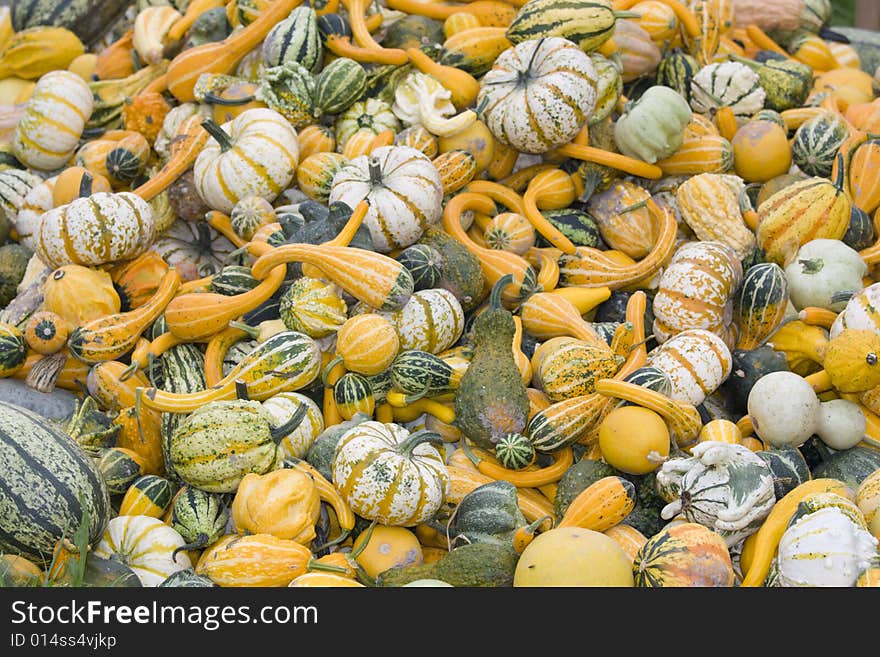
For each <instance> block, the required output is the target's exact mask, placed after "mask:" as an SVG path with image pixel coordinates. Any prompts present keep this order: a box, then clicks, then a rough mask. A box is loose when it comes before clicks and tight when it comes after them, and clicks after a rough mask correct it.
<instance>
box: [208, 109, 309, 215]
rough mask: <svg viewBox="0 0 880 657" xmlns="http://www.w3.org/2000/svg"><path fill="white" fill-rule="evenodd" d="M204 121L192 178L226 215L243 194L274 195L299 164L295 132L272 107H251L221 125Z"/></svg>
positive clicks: (266, 197) (286, 182)
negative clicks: (204, 139) (204, 134)
mask: <svg viewBox="0 0 880 657" xmlns="http://www.w3.org/2000/svg"><path fill="white" fill-rule="evenodd" d="M205 125H206V126H210V127H208V128H207V129H209V130H210V132H211V135H212V138H211V139H209V140H208V142H207V143H206V144H205V147H204V148H203V149H202V150H201V152H200V153H199V154H198V157H196V161H195V164H194V165H193V173H194V181H195V186H196V190H197V191H198V194H199V196H200V197H201V198H202V199H203V200H204V201H205V203H207V204H208V206H210V207H211V208H213V209H215V210H220V211H221V212H224V213H226V214H228V213H230V212H232V208H233V207H235V204H236V203H237V202H238V201H239V200H241V199H243V198H245V197H247V196H261V197H263V198H265V199H267V200H270V201H271V200H273V199H275V197H276V196H278V194H280V193H281V192H282V191H283V190H284V189H285V188H286V187H287V185H289V184H290V181H291V180H293V175H294V172H295V170H296V167H297V164H298V163H299V142H298V141H297V135H296V131H295V130H294V129H293V127H292V126H291V125H290V123H288V122H287V120H285V119H284V117H283V116H281V115H280V114H279V113H278V112H276V111H274V110H271V109H265V108H262V109H260V108H258V109H251V110H247V111H246V112H242V113H241V114H239V115H238V116H237V117H236V118H235V119H233V120H232V121H231V122H229V123H225V124H223V125H222V126H217V125H216V124H212V123H206V124H205Z"/></svg>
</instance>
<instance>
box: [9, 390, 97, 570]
mask: <svg viewBox="0 0 880 657" xmlns="http://www.w3.org/2000/svg"><path fill="white" fill-rule="evenodd" d="M0 481H2V482H3V485H2V486H0V515H2V517H3V522H2V523H0V551H2V552H7V553H9V554H16V555H20V556H23V557H26V558H28V559H31V560H33V561H35V562H37V563H44V562H48V560H49V559H50V558H51V555H52V551H53V549H54V547H55V544H56V543H57V542H58V541H59V540H60V539H61V538H62V537H64V536H68V537H69V536H71V535H72V534H73V532H74V531H75V530H76V529H77V527H78V526H79V525H80V523H81V522H82V520H83V516H84V514H85V513H88V529H89V543H90V544H94V543H96V542H97V541H99V540H100V539H101V536H102V535H103V533H104V529H105V528H106V527H107V521H108V520H109V518H110V497H109V494H108V492H107V487H106V485H105V484H104V480H103V479H102V478H101V475H100V474H99V473H98V470H97V468H96V467H95V465H94V462H93V461H92V459H91V458H90V457H89V456H88V455H87V454H86V453H85V452H84V451H83V450H82V449H81V448H80V447H79V445H78V444H77V443H76V442H74V441H73V440H71V439H70V438H69V437H68V436H67V435H66V434H64V433H63V432H62V431H61V430H60V429H57V428H55V426H54V425H52V424H51V423H50V422H48V421H47V420H46V419H45V418H43V417H41V416H39V415H37V414H36V413H34V412H32V411H30V410H28V409H25V408H22V407H20V406H17V405H15V404H11V403H8V402H5V401H0Z"/></svg>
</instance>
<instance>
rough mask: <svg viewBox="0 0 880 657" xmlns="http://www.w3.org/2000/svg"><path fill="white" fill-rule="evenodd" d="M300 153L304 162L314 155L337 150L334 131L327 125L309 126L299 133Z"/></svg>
mask: <svg viewBox="0 0 880 657" xmlns="http://www.w3.org/2000/svg"><path fill="white" fill-rule="evenodd" d="M297 136H298V137H299V153H300V157H301V158H302V160H303V161H305V158H307V157H308V156H309V155H311V154H312V153H326V152H328V151H335V150H336V137H335V136H334V135H333V130H332V129H331V128H329V127H327V126H325V125H309V126H306V127H305V128H303V129H302V130H300V131H299V134H298V135H297Z"/></svg>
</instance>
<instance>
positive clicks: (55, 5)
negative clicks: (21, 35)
mask: <svg viewBox="0 0 880 657" xmlns="http://www.w3.org/2000/svg"><path fill="white" fill-rule="evenodd" d="M131 4H132V1H131V0H98V2H93V1H92V0H12V5H11V15H12V27H13V29H15V31H16V32H20V31H21V30H24V29H26V28H28V27H38V26H54V27H64V28H67V29H68V30H70V31H71V32H73V33H74V34H76V35H77V36H78V37H79V38H80V40H82V42H83V43H84V44H86V45H92V44H93V43H94V42H96V41H97V40H98V39H100V38H101V37H102V36H104V34H105V33H106V32H107V31H108V30H109V29H110V28H111V27H112V26H113V24H114V23H115V22H116V21H117V20H118V19H119V18H121V17H122V15H123V14H124V13H125V10H126V9H128V8H129V6H131Z"/></svg>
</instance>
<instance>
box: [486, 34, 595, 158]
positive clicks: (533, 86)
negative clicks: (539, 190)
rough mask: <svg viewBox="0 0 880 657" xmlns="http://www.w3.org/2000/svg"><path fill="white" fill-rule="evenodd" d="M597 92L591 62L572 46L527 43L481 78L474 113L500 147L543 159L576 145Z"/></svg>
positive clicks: (556, 42)
mask: <svg viewBox="0 0 880 657" xmlns="http://www.w3.org/2000/svg"><path fill="white" fill-rule="evenodd" d="M508 34H509V32H508ZM596 86H597V75H596V69H595V67H594V66H593V63H592V61H591V60H590V58H589V57H588V56H587V55H586V54H584V52H583V51H582V50H581V49H580V48H578V47H577V46H575V45H574V44H573V43H572V42H571V41H569V40H567V39H563V38H560V37H547V38H540V39H529V40H527V41H523V42H522V43H519V44H517V45H516V46H514V47H513V48H509V49H508V50H505V51H504V52H503V53H501V54H500V55H499V56H498V58H497V59H496V60H495V63H494V64H493V66H492V69H491V70H490V71H489V72H488V73H486V75H484V76H483V78H482V79H481V81H480V93H479V95H478V96H477V113H478V115H479V116H480V118H481V119H482V120H483V121H485V123H486V125H487V126H488V127H489V130H490V131H491V132H492V135H493V136H494V137H495V138H496V139H498V140H499V141H501V142H503V143H504V144H507V145H509V146H512V147H513V148H515V149H516V150H518V151H520V152H522V153H544V152H546V151H548V150H551V149H553V148H556V147H557V146H561V145H562V144H566V143H568V142H570V141H571V140H572V139H574V137H575V135H576V134H577V133H578V131H579V130H580V129H581V126H583V124H584V123H586V122H587V120H588V119H589V118H590V115H591V114H592V111H593V108H594V107H595V103H596ZM560 100H562V101H563V102H560Z"/></svg>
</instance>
